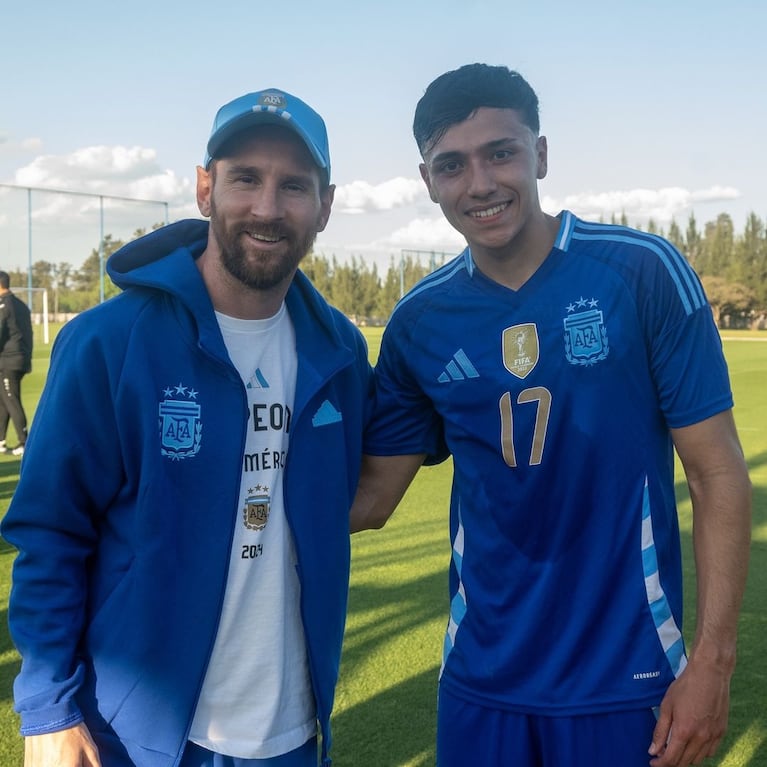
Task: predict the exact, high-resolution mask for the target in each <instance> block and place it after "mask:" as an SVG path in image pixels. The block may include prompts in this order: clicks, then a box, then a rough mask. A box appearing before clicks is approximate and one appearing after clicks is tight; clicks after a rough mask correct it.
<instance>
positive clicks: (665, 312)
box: [352, 64, 750, 767]
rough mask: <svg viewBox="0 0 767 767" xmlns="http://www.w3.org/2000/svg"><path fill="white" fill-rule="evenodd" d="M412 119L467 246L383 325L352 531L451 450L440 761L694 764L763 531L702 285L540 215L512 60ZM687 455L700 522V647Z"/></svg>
mask: <svg viewBox="0 0 767 767" xmlns="http://www.w3.org/2000/svg"><path fill="white" fill-rule="evenodd" d="M414 133H415V137H416V141H417V143H418V146H419V149H420V151H421V154H422V156H423V164H422V165H421V175H422V176H423V179H424V181H425V183H426V186H427V187H428V190H429V194H430V195H431V198H432V200H434V201H435V202H437V203H439V205H440V206H441V208H442V211H443V213H444V215H445V216H446V218H447V219H448V220H449V221H450V223H451V224H452V225H453V226H454V227H455V228H456V229H457V230H458V231H460V232H461V233H462V234H463V235H464V236H465V237H466V240H467V242H468V246H469V247H468V249H467V250H466V251H465V252H464V253H463V254H461V255H460V256H459V257H458V258H457V259H455V260H454V261H453V262H452V263H449V264H447V265H446V266H444V267H443V268H441V269H439V270H437V271H436V272H434V273H433V274H431V275H430V276H428V277H426V278H425V279H424V280H423V281H422V282H421V283H420V284H419V285H417V286H416V287H415V288H414V289H413V290H412V291H411V292H410V293H409V294H408V295H407V296H405V298H404V299H403V300H402V301H401V302H400V303H399V305H398V306H397V308H396V309H395V311H394V313H393V315H392V317H391V319H390V322H389V325H388V327H387V329H386V332H385V335H384V339H383V344H382V348H381V355H380V358H379V362H378V364H377V367H376V383H377V394H376V416H375V418H374V421H373V425H372V427H371V429H370V430H369V432H368V433H367V436H366V441H365V450H366V453H368V454H369V455H367V456H366V458H365V459H364V461H363V479H362V481H361V485H360V490H359V493H358V497H357V500H356V502H355V507H354V509H353V514H352V527H353V529H361V528H364V527H377V526H380V525H382V524H383V523H384V522H385V520H386V518H387V517H388V515H389V514H390V513H391V511H392V509H393V507H394V505H395V504H396V503H397V501H398V500H399V498H400V497H401V495H402V493H403V492H404V489H405V487H406V486H407V484H408V482H409V481H410V479H411V478H412V476H413V475H414V473H415V472H416V471H417V469H418V467H419V466H420V465H421V463H422V462H423V460H424V459H425V458H426V459H427V460H431V461H436V460H439V459H442V458H444V457H445V456H446V455H447V454H452V456H453V461H454V480H453V493H452V501H451V509H450V537H451V542H452V547H453V556H452V562H451V566H450V599H451V603H450V619H449V622H448V626H447V632H446V637H445V645H444V653H443V666H442V672H441V676H440V693H439V707H438V708H439V710H438V736H437V760H438V764H439V767H459V765H460V766H461V767H465V765H467V764H472V765H479V766H480V767H490V766H491V765H498V766H499V767H500V766H501V765H511V764H513V765H515V767H533V766H534V765H535V766H537V767H540V766H541V765H543V766H544V767H554V766H556V767H581V766H582V767H586V766H587V765H588V766H589V767H591V765H608V764H609V765H621V767H646V765H647V764H648V763H649V764H651V765H653V766H654V767H671V766H672V765H674V767H683V766H684V765H688V764H698V763H699V762H700V761H701V759H703V758H704V757H705V756H708V755H710V754H713V753H714V751H715V749H716V747H717V744H718V743H719V741H720V739H721V737H722V734H723V733H724V731H725V726H726V722H727V712H728V702H729V683H730V677H731V675H732V672H733V666H734V663H735V634H736V622H737V613H738V609H739V605H740V602H741V597H742V594H743V589H744V582H745V577H746V568H747V559H748V550H749V529H750V484H749V479H748V475H747V471H746V466H745V462H744V458H743V455H742V451H741V448H740V445H739V442H738V437H737V435H736V431H735V427H734V424H733V418H732V413H731V408H732V396H731V393H730V387H729V382H728V375H727V369H726V365H725V361H724V358H723V356H722V349H721V343H720V340H719V336H718V334H717V330H716V328H715V326H714V323H713V321H712V316H711V312H710V309H709V306H708V304H707V302H706V299H705V296H704V294H703V291H702V289H701V286H700V283H699V282H698V279H697V278H696V276H695V275H694V274H693V272H692V271H691V269H690V268H689V266H688V264H687V263H686V262H685V261H684V259H683V258H682V257H681V256H680V254H679V253H678V252H676V251H675V250H674V248H673V247H672V246H671V245H670V244H669V243H667V242H666V241H664V240H662V239H661V238H659V237H656V236H652V235H648V234H644V233H642V232H639V231H634V230H630V229H626V228H622V227H616V226H606V225H602V224H591V223H587V222H585V221H581V220H579V219H578V218H576V217H575V216H574V215H573V214H572V213H569V212H567V211H564V212H562V213H561V214H560V215H559V216H557V217H552V216H549V215H546V214H545V213H544V212H543V211H542V210H541V207H540V203H539V197H538V189H537V185H538V180H539V179H542V178H543V177H544V176H545V175H546V172H547V144H546V139H545V138H544V137H543V136H540V135H539V125H538V100H537V97H536V95H535V93H534V92H533V90H532V89H531V88H530V86H529V85H528V84H527V82H526V81H525V80H524V79H523V78H522V77H521V76H520V75H518V74H517V73H515V72H511V71H509V70H508V69H506V68H505V67H490V66H486V65H482V64H475V65H470V66H466V67H462V68H461V69H459V70H457V71H454V72H449V73H447V74H445V75H442V76H441V77H439V78H438V79H437V80H435V81H434V82H433V83H432V84H431V85H430V86H429V88H428V89H427V90H426V92H425V94H424V96H423V98H422V99H421V101H420V102H419V104H418V107H417V109H416V114H415V122H414ZM672 446H673V447H675V448H676V450H677V452H678V454H679V456H680V458H681V461H682V463H683V465H684V469H685V473H686V477H687V482H688V484H689V488H690V495H691V498H692V504H693V514H694V524H695V535H694V546H695V558H696V564H697V579H698V623H697V630H696V633H695V638H694V641H693V644H692V647H691V651H690V653H689V655H688V654H686V653H685V649H684V644H683V640H682V575H681V563H680V545H679V529H678V521H677V514H676V508H675V501H674V478H673V450H672ZM648 750H649V753H648Z"/></svg>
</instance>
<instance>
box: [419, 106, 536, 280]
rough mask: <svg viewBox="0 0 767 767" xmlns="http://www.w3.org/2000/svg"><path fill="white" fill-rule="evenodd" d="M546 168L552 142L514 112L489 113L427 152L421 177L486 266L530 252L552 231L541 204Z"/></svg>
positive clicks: (473, 118) (456, 127) (446, 135)
mask: <svg viewBox="0 0 767 767" xmlns="http://www.w3.org/2000/svg"><path fill="white" fill-rule="evenodd" d="M546 170H547V147H546V139H545V138H544V137H542V136H541V137H538V136H536V134H535V133H534V132H533V131H532V130H531V129H530V128H529V127H527V126H526V125H525V124H524V123H523V122H522V120H521V119H520V116H519V114H518V112H517V111H516V110H514V109H497V108H494V107H481V108H480V109H477V110H476V112H474V113H473V114H472V115H471V116H470V117H468V118H467V119H466V120H464V121H463V122H459V123H456V124H454V125H452V126H451V127H450V128H448V129H447V131H446V132H445V133H444V135H442V136H441V137H440V138H438V139H437V141H436V142H435V143H433V144H432V145H430V146H427V147H426V150H425V151H424V163H423V164H422V165H421V176H422V178H423V180H424V181H425V183H426V186H427V188H428V190H429V195H430V197H431V199H432V200H433V201H434V202H437V203H439V205H440V207H441V208H442V212H443V213H444V215H445V217H446V218H447V220H448V221H449V222H450V223H451V224H452V225H453V226H454V227H455V228H456V229H457V230H458V231H459V232H460V233H461V234H462V235H463V236H464V237H465V238H466V240H467V242H468V243H469V246H470V248H471V252H472V256H473V257H474V259H475V260H476V261H477V263H478V264H479V265H480V266H481V262H482V261H483V260H488V259H490V260H498V259H508V258H512V257H514V256H515V255H518V254H520V253H521V252H527V251H529V249H530V246H531V245H532V244H533V243H534V242H536V241H537V238H538V237H537V235H538V234H539V233H542V231H544V230H546V228H547V227H546V224H545V216H544V214H543V212H542V210H541V206H540V201H539V199H538V180H539V179H542V178H543V177H544V176H545V175H546ZM539 230H540V232H539ZM546 236H547V237H548V234H547V235H546ZM544 257H545V253H544Z"/></svg>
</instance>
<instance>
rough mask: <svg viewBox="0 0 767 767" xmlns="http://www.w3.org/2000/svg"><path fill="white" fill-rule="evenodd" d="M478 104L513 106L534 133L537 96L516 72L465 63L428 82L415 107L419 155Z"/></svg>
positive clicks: (477, 106)
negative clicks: (429, 83)
mask: <svg viewBox="0 0 767 767" xmlns="http://www.w3.org/2000/svg"><path fill="white" fill-rule="evenodd" d="M480 107H496V108H499V109H516V110H517V111H518V112H519V114H520V116H521V117H522V122H523V123H524V124H525V125H527V127H528V128H530V130H531V131H533V133H535V134H536V135H538V132H539V131H540V128H541V126H540V122H539V119H538V96H536V95H535V91H534V90H533V89H532V88H531V87H530V84H529V83H528V82H527V80H525V78H524V77H522V75H520V74H519V72H515V71H513V70H511V69H509V68H508V67H501V66H499V67H496V66H490V65H489V64H466V65H465V66H462V67H461V68H460V69H455V70H453V71H452V72H445V74H443V75H440V76H439V77H438V78H437V79H436V80H434V82H432V83H431V85H429V87H428V88H427V89H426V92H425V93H424V94H423V96H422V97H421V99H420V101H419V102H418V105H417V106H416V108H415V118H414V119H413V135H414V136H415V141H416V144H418V149H419V151H420V152H421V155H423V154H424V152H425V151H426V150H427V149H428V148H429V146H431V145H432V144H434V143H435V142H437V141H439V140H440V139H441V138H442V136H444V135H445V133H446V132H447V130H448V129H449V128H450V127H451V126H452V125H455V124H456V123H460V122H463V121H464V120H466V119H467V118H468V117H470V116H471V115H472V114H474V112H476V111H477V109H479V108H480Z"/></svg>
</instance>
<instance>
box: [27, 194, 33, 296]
mask: <svg viewBox="0 0 767 767" xmlns="http://www.w3.org/2000/svg"><path fill="white" fill-rule="evenodd" d="M27 261H28V263H29V266H28V268H27V306H32V190H31V189H27Z"/></svg>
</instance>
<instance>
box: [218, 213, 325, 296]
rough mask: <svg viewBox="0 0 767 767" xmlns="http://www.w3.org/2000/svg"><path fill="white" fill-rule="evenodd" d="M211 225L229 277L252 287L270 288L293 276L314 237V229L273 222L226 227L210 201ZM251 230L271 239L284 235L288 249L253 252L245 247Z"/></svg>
mask: <svg viewBox="0 0 767 767" xmlns="http://www.w3.org/2000/svg"><path fill="white" fill-rule="evenodd" d="M210 226H211V229H212V230H213V234H214V236H215V238H216V242H217V243H218V246H219V249H220V251H221V264H222V266H223V267H224V269H226V271H227V272H229V274H230V275H231V276H232V277H234V278H235V279H236V280H237V281H239V282H241V283H242V284H243V285H245V286H246V287H248V288H251V289H252V290H270V289H272V288H274V287H276V286H277V285H279V284H281V283H282V282H284V281H285V280H286V279H289V278H290V277H292V276H293V273H294V272H295V271H296V269H297V268H298V265H299V264H300V263H301V261H302V260H303V259H304V257H305V256H306V255H307V254H308V253H309V250H310V249H311V247H312V245H313V244H314V240H315V238H316V236H317V233H316V232H312V231H307V232H305V233H299V232H296V231H294V230H293V229H292V228H290V227H285V226H280V225H276V224H258V225H252V226H250V227H248V226H246V225H244V224H235V225H231V226H227V225H226V223H225V222H224V221H223V220H222V219H221V218H220V217H219V216H218V215H216V206H215V204H214V203H213V201H211V216H210ZM253 232H257V233H258V234H260V235H262V236H264V237H268V238H271V239H273V238H277V237H281V238H283V243H284V244H286V246H287V251H283V252H282V253H277V252H266V253H254V252H253V251H252V249H249V248H248V247H246V243H247V242H248V241H249V242H250V243H253V242H254V241H253V239H252V238H251V233H253Z"/></svg>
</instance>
